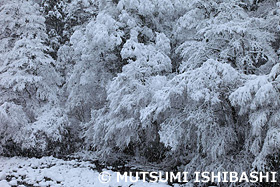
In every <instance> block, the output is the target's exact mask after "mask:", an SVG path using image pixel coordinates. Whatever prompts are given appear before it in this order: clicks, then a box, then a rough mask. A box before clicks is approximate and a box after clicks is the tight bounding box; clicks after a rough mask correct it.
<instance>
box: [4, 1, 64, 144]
mask: <svg viewBox="0 0 280 187" xmlns="http://www.w3.org/2000/svg"><path fill="white" fill-rule="evenodd" d="M38 9H39V6H38V5H37V4H34V3H32V2H29V1H13V0H11V1H7V2H6V3H5V4H4V5H2V6H1V11H0V12H1V13H0V14H5V17H4V18H5V19H4V20H2V21H4V23H3V24H2V26H3V27H2V30H3V32H5V34H6V36H4V37H3V39H2V40H4V41H7V40H10V50H8V51H6V55H5V56H4V60H3V63H2V64H1V66H0V94H1V99H0V104H1V111H2V112H1V113H2V114H1V116H3V120H4V121H7V120H8V121H9V122H7V123H3V124H2V123H1V126H2V125H3V128H4V129H5V128H6V129H12V128H13V127H16V129H17V130H15V132H13V133H14V134H13V135H9V136H8V135H6V136H3V134H1V137H2V138H4V139H1V141H2V142H1V146H3V145H4V146H5V142H7V141H12V142H13V143H16V144H18V145H19V147H21V148H25V147H33V146H34V147H37V146H38V147H40V145H39V144H35V143H32V141H31V139H32V138H31V137H30V139H29V138H28V133H30V132H33V131H32V130H33V129H34V128H33V127H31V126H34V127H37V125H36V122H38V121H40V119H42V115H44V112H46V111H49V110H52V108H53V106H54V105H57V104H58V98H57V89H58V87H57V86H58V85H59V84H60V82H61V81H60V77H59V76H58V74H57V73H56V71H55V68H54V63H55V62H54V60H53V59H52V58H51V57H50V56H49V55H48V54H46V51H48V47H47V46H46V45H45V41H46V39H47V35H46V33H45V31H46V29H45V25H44V18H43V17H42V16H41V15H40V12H39V10H38ZM2 54H3V53H2ZM57 107H59V106H57ZM13 110H15V111H18V114H15V112H14V111H13ZM48 117H50V116H48ZM48 117H47V116H46V118H45V117H44V119H43V120H45V121H46V120H49V119H48ZM1 119H2V118H1ZM52 125H59V124H55V123H52ZM53 128H56V127H55V126H54V127H53ZM1 129H2V127H1ZM47 130H48V128H45V129H41V130H40V131H42V133H46V132H47ZM8 132H10V133H11V131H7V132H4V134H5V133H8ZM16 135H18V136H16ZM37 135H38V134H37ZM38 139H40V136H39V137H38ZM38 139H35V140H38ZM19 140H21V142H20V141H19ZM35 140H34V141H35ZM20 143H21V144H20Z"/></svg>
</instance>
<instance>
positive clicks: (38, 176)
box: [0, 157, 169, 187]
mask: <svg viewBox="0 0 280 187" xmlns="http://www.w3.org/2000/svg"><path fill="white" fill-rule="evenodd" d="M95 168H96V167H95V165H94V164H92V163H90V162H86V161H82V162H81V161H78V160H71V161H64V160H61V159H57V158H54V157H43V158H41V159H36V158H30V159H28V158H20V157H13V158H6V157H0V187H11V186H12V187H13V186H16V187H33V186H38V187H50V186H51V187H60V186H66V187H77V186H79V187H114V186H121V187H169V186H168V185H167V184H163V183H147V182H143V181H141V180H139V181H138V182H136V183H131V182H127V183H126V182H124V181H121V182H119V183H118V182H117V173H116V172H113V171H111V170H103V172H107V173H109V174H110V177H111V179H110V181H109V182H108V183H101V182H100V181H99V172H97V171H96V170H95Z"/></svg>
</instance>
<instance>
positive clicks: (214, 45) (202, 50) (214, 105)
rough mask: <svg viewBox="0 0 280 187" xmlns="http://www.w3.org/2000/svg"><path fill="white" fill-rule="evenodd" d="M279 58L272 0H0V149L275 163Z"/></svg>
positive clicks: (202, 165) (198, 166) (221, 163)
mask: <svg viewBox="0 0 280 187" xmlns="http://www.w3.org/2000/svg"><path fill="white" fill-rule="evenodd" d="M279 56H280V2H278V0H42V1H35V0H33V1H32V0H1V1H0V155H3V156H25V157H42V156H50V155H53V156H57V157H61V156H63V155H70V154H73V153H78V152H81V151H89V153H90V152H94V153H95V154H96V155H98V157H99V161H100V162H104V163H106V164H108V165H112V164H116V163H125V162H128V161H129V160H137V161H139V162H141V163H153V164H155V165H158V166H160V167H162V168H166V169H170V170H172V169H174V170H178V169H180V170H184V171H189V172H194V171H237V172H242V171H248V172H249V171H252V170H256V171H278V172H279V171H280V168H279V165H280V156H279V155H280V76H278V75H280V63H279V62H280V61H279ZM279 179H280V177H279Z"/></svg>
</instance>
